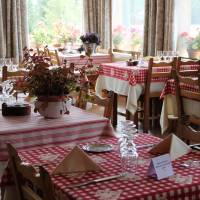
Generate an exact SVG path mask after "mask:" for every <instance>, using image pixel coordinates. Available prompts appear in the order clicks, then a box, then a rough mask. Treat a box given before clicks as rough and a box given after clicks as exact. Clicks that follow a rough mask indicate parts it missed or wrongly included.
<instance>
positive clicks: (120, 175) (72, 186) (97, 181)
mask: <svg viewBox="0 0 200 200" xmlns="http://www.w3.org/2000/svg"><path fill="white" fill-rule="evenodd" d="M122 176H124V174H123V173H122V174H117V175H114V176H108V177H104V178H98V179H94V180H91V181H86V182H84V183H78V184H74V185H70V186H68V187H70V188H74V187H81V186H85V185H89V184H91V183H99V182H103V181H108V180H113V179H117V178H120V177H122Z"/></svg>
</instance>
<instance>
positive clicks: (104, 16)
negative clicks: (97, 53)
mask: <svg viewBox="0 0 200 200" xmlns="http://www.w3.org/2000/svg"><path fill="white" fill-rule="evenodd" d="M111 1H112V0H84V1H83V3H84V27H85V31H86V32H95V33H97V34H98V35H99V36H100V39H101V47H102V48H103V49H111V45H112V6H111Z"/></svg>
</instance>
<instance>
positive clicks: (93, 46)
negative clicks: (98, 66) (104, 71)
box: [83, 43, 97, 56]
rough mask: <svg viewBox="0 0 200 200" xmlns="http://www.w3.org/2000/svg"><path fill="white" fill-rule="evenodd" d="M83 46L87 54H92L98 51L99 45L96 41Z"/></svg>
mask: <svg viewBox="0 0 200 200" xmlns="http://www.w3.org/2000/svg"><path fill="white" fill-rule="evenodd" d="M83 46H84V49H85V54H86V55H87V56H91V55H92V54H93V53H95V52H96V47H97V45H96V44H95V43H84V44H83Z"/></svg>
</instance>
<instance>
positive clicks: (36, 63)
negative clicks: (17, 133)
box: [25, 54, 88, 118]
mask: <svg viewBox="0 0 200 200" xmlns="http://www.w3.org/2000/svg"><path fill="white" fill-rule="evenodd" d="M26 60H27V62H26V66H27V70H28V74H27V75H26V77H25V82H26V90H27V91H28V92H29V96H31V97H33V96H34V97H37V99H36V101H35V110H34V111H35V112H39V113H40V114H41V115H43V116H44V117H46V118H59V117H62V116H63V115H64V114H68V113H69V111H68V109H67V105H68V103H67V100H68V99H69V98H68V95H69V93H70V92H72V91H74V90H78V89H79V88H80V87H81V84H82V85H83V83H87V81H88V80H87V77H86V76H85V68H84V67H83V68H81V69H78V70H77V69H75V68H76V67H75V65H74V64H73V63H70V64H69V65H67V62H64V63H63V65H62V66H58V67H52V66H50V60H49V58H47V57H42V56H37V55H35V54H34V55H32V56H27V55H26ZM75 71H76V73H75Z"/></svg>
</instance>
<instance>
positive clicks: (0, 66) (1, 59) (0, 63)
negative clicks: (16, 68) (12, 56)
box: [0, 58, 5, 73]
mask: <svg viewBox="0 0 200 200" xmlns="http://www.w3.org/2000/svg"><path fill="white" fill-rule="evenodd" d="M4 65H5V58H0V73H1V72H2V67H3V66H4Z"/></svg>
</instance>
